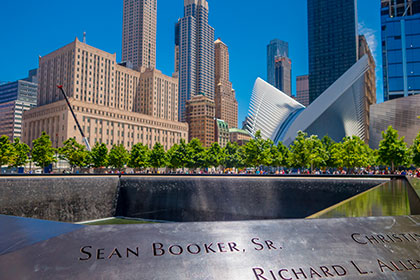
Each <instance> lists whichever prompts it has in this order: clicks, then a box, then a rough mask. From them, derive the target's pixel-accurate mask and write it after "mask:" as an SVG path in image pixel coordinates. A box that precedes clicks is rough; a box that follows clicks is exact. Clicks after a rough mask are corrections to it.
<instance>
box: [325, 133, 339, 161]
mask: <svg viewBox="0 0 420 280" xmlns="http://www.w3.org/2000/svg"><path fill="white" fill-rule="evenodd" d="M321 142H322V145H324V149H325V152H326V153H327V157H328V158H327V160H326V162H325V166H323V167H336V166H337V165H336V162H335V160H334V155H333V151H334V149H335V146H336V145H337V143H335V142H334V140H332V139H331V137H329V136H328V135H325V136H324V137H322V139H321Z"/></svg>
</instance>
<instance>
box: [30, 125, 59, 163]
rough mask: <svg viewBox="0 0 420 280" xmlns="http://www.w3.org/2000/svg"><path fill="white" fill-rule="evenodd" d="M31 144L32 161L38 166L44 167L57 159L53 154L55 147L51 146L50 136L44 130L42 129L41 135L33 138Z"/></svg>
mask: <svg viewBox="0 0 420 280" xmlns="http://www.w3.org/2000/svg"><path fill="white" fill-rule="evenodd" d="M32 144H33V148H32V152H31V155H32V161H33V162H35V163H36V164H37V165H38V166H39V167H42V168H45V167H47V166H49V165H50V164H52V163H53V162H56V161H57V159H56V157H55V156H54V155H55V149H54V148H53V147H52V142H51V140H50V136H49V135H48V134H47V133H45V131H43V132H42V135H41V136H40V137H39V138H38V139H35V140H34V141H33V142H32Z"/></svg>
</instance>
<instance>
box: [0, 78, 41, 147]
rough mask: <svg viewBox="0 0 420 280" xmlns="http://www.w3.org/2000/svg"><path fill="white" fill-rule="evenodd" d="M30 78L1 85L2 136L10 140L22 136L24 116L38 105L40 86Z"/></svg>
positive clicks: (0, 124) (0, 126) (0, 130)
mask: <svg viewBox="0 0 420 280" xmlns="http://www.w3.org/2000/svg"><path fill="white" fill-rule="evenodd" d="M31 76H32V75H31V71H30V72H29V77H28V78H27V79H24V80H18V81H16V82H13V83H7V84H4V85H0V136H2V135H7V136H9V138H10V139H13V138H20V137H21V136H22V115H23V112H25V111H28V110H30V109H32V108H34V107H36V105H37V89H38V84H37V83H34V82H32V81H33V77H31Z"/></svg>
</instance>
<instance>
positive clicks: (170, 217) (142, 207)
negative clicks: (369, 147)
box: [117, 176, 386, 222]
mask: <svg viewBox="0 0 420 280" xmlns="http://www.w3.org/2000/svg"><path fill="white" fill-rule="evenodd" d="M383 182H386V179H380V178H378V179H373V180H372V179H363V178H356V179H353V178H351V179H349V178H287V177H228V178H227V177H188V176H181V177H147V176H145V177H122V178H121V182H120V193H119V199H118V207H117V215H118V216H125V217H136V218H144V219H153V220H167V221H178V222H191V221H234V220H255V219H284V218H305V217H307V216H310V215H312V214H314V213H316V212H318V211H321V210H323V209H325V208H327V207H330V206H332V205H334V204H336V203H339V202H340V201H343V200H345V199H348V198H350V197H352V196H354V195H356V194H359V193H361V192H363V191H366V190H368V189H370V188H372V187H374V186H377V185H379V184H381V183H383Z"/></svg>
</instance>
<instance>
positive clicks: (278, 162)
mask: <svg viewBox="0 0 420 280" xmlns="http://www.w3.org/2000/svg"><path fill="white" fill-rule="evenodd" d="M271 157H272V159H273V161H272V164H271V165H272V166H274V167H280V166H283V167H288V165H289V164H288V163H289V162H288V159H289V149H288V148H287V147H286V146H285V145H284V144H283V143H282V142H279V143H278V144H277V146H276V145H272V147H271Z"/></svg>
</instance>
